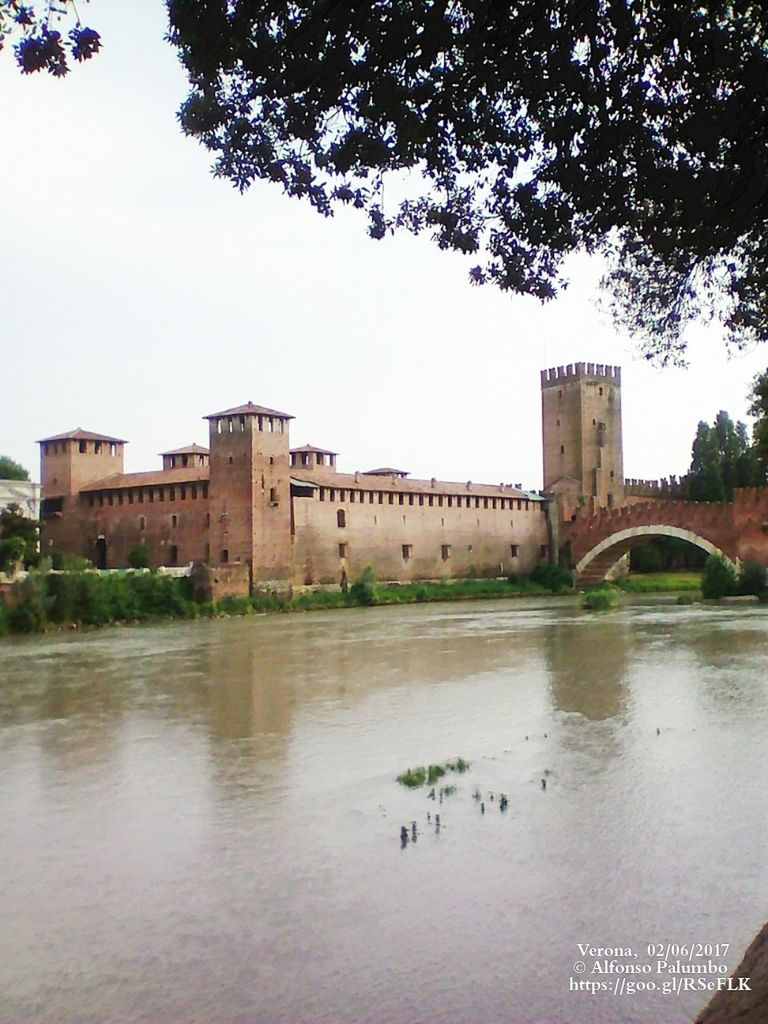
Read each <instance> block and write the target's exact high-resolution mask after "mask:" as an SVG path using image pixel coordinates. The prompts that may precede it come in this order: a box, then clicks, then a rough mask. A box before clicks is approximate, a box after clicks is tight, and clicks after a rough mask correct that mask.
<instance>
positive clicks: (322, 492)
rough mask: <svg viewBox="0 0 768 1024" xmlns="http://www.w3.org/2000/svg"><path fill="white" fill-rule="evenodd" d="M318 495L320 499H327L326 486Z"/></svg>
mask: <svg viewBox="0 0 768 1024" xmlns="http://www.w3.org/2000/svg"><path fill="white" fill-rule="evenodd" d="M317 496H318V498H319V499H320V501H325V488H324V487H321V488H320V490H319V492H318V495H317Z"/></svg>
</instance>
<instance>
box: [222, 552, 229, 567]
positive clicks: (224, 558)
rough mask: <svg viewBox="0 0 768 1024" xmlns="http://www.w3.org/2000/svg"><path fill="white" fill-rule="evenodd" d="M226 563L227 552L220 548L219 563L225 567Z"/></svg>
mask: <svg viewBox="0 0 768 1024" xmlns="http://www.w3.org/2000/svg"><path fill="white" fill-rule="evenodd" d="M228 561H229V551H228V549H227V548H222V549H221V563H222V565H226V564H227V562H228Z"/></svg>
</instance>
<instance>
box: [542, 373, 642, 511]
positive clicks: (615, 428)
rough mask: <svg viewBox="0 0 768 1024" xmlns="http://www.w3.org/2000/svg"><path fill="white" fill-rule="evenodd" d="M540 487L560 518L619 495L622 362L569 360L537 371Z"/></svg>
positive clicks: (613, 500)
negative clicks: (551, 495) (555, 501)
mask: <svg viewBox="0 0 768 1024" xmlns="http://www.w3.org/2000/svg"><path fill="white" fill-rule="evenodd" d="M541 413H542V439H543V447H544V490H545V491H550V492H552V493H554V494H556V495H557V497H558V500H559V502H560V507H561V513H562V516H563V518H570V516H571V515H572V514H573V512H574V511H575V509H576V508H577V507H579V506H580V505H583V504H586V505H588V506H591V507H599V508H612V507H613V506H614V505H620V504H622V502H623V500H624V457H623V449H622V440H621V368H620V367H618V366H604V365H603V364H602V363H597V364H595V363H574V364H571V365H568V366H565V367H563V366H558V367H557V369H550V370H542V371H541Z"/></svg>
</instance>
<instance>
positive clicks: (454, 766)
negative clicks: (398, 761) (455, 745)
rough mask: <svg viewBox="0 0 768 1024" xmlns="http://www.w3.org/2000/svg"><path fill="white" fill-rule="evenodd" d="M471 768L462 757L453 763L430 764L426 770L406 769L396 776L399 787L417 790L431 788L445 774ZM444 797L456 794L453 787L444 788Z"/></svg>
mask: <svg viewBox="0 0 768 1024" xmlns="http://www.w3.org/2000/svg"><path fill="white" fill-rule="evenodd" d="M471 767H472V765H471V764H470V762H469V761H465V760H464V758H463V757H456V758H454V759H453V761H443V763H442V764H430V765H428V766H427V767H426V768H425V767H424V766H421V767H419V768H407V769H406V770H405V771H404V772H401V773H400V774H399V775H398V776H397V781H398V782H399V783H400V785H401V786H407V787H408V789H418V787H419V786H425V785H429V786H433V785H434V784H435V783H436V782H437V781H438V779H442V778H443V777H444V776H445V775H446V773H447V772H458V773H459V774H462V773H463V772H466V771H469V769H470V768H471ZM441 792H442V793H443V794H444V795H450V794H451V793H455V792H456V787H455V786H446V787H445V788H444V789H442V790H441Z"/></svg>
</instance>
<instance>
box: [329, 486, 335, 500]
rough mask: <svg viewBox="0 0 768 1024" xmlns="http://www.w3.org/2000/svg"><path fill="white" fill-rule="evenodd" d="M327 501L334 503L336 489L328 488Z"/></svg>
mask: <svg viewBox="0 0 768 1024" xmlns="http://www.w3.org/2000/svg"><path fill="white" fill-rule="evenodd" d="M328 501H336V488H335V487H329V488H328Z"/></svg>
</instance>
